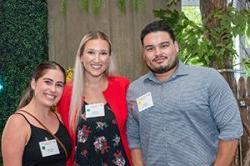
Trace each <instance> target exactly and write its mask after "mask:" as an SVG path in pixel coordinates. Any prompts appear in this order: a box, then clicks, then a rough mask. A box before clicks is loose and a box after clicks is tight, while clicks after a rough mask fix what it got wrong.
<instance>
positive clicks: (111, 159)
mask: <svg viewBox="0 0 250 166" xmlns="http://www.w3.org/2000/svg"><path fill="white" fill-rule="evenodd" d="M85 104H86V103H85ZM104 111H105V116H102V117H95V118H86V117H85V107H84V106H83V107H82V112H81V116H80V119H79V122H78V125H77V135H76V138H77V142H76V144H77V148H76V154H75V160H76V165H84V166H129V162H128V159H127V157H126V154H125V151H124V148H123V146H122V142H121V138H120V133H119V130H118V125H117V122H116V119H115V116H114V113H113V112H112V110H111V108H110V107H109V105H108V104H106V105H105V106H104Z"/></svg>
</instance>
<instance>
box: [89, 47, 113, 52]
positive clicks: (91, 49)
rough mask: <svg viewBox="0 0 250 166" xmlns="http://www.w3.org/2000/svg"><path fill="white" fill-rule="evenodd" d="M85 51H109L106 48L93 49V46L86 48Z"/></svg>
mask: <svg viewBox="0 0 250 166" xmlns="http://www.w3.org/2000/svg"><path fill="white" fill-rule="evenodd" d="M86 50H87V51H107V52H108V51H109V50H106V49H100V50H97V49H94V48H86Z"/></svg>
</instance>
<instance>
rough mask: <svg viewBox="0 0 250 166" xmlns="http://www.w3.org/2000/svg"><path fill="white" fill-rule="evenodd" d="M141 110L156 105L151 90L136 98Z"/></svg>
mask: <svg viewBox="0 0 250 166" xmlns="http://www.w3.org/2000/svg"><path fill="white" fill-rule="evenodd" d="M136 103H137V107H138V110H139V112H141V111H144V110H145V109H147V108H150V107H152V106H154V103H153V99H152V95H151V92H148V93H146V94H144V95H142V96H140V97H138V98H137V99H136Z"/></svg>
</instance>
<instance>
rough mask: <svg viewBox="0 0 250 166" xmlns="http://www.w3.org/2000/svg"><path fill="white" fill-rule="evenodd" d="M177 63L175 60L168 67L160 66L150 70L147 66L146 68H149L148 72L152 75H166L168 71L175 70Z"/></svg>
mask: <svg viewBox="0 0 250 166" xmlns="http://www.w3.org/2000/svg"><path fill="white" fill-rule="evenodd" d="M178 63H179V61H178V58H175V60H174V62H173V63H172V64H169V65H166V66H161V67H159V68H154V69H153V68H151V67H150V66H149V65H148V64H146V65H147V67H148V68H149V70H150V71H152V72H153V73H156V74H163V73H166V72H168V71H170V70H172V69H173V68H175V67H176V66H177V65H178Z"/></svg>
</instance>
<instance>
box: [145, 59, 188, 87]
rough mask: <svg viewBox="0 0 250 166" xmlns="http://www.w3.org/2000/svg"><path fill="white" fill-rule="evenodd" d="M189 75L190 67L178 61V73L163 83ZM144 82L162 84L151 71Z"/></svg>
mask: <svg viewBox="0 0 250 166" xmlns="http://www.w3.org/2000/svg"><path fill="white" fill-rule="evenodd" d="M184 75H188V66H187V65H185V64H184V63H182V62H181V61H180V60H178V66H177V69H176V71H175V72H174V73H173V75H172V76H171V77H170V78H169V79H168V80H165V81H163V82H166V81H169V80H172V79H174V78H176V77H180V76H184ZM144 81H153V82H155V83H161V81H159V80H157V79H156V77H155V75H154V73H153V72H152V71H150V72H149V73H148V74H146V75H145V78H144Z"/></svg>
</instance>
